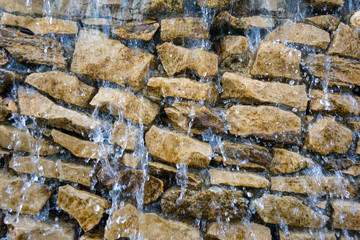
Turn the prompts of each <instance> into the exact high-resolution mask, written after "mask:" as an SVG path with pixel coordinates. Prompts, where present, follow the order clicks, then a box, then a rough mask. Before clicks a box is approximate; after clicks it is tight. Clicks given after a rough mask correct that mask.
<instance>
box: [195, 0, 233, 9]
mask: <svg viewBox="0 0 360 240" xmlns="http://www.w3.org/2000/svg"><path fill="white" fill-rule="evenodd" d="M234 2H236V0H235V1H232V0H196V3H197V5H199V6H201V7H206V8H216V9H223V8H228V7H229V6H230V4H231V3H234Z"/></svg>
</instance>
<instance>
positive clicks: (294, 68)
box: [251, 42, 301, 81]
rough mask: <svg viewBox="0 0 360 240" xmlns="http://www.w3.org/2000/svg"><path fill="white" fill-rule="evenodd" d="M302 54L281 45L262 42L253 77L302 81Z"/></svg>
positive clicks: (253, 68)
mask: <svg viewBox="0 0 360 240" xmlns="http://www.w3.org/2000/svg"><path fill="white" fill-rule="evenodd" d="M300 62H301V52H300V51H299V50H296V49H294V48H290V47H286V46H284V45H282V44H279V43H273V42H262V43H260V45H259V49H258V52H257V56H256V60H255V63H254V65H253V67H252V69H251V74H252V75H253V76H261V77H265V78H286V79H294V80H298V81H300V80H301V71H300Z"/></svg>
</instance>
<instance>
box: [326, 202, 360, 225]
mask: <svg viewBox="0 0 360 240" xmlns="http://www.w3.org/2000/svg"><path fill="white" fill-rule="evenodd" d="M331 207H332V208H333V210H334V211H333V214H332V217H331V218H332V227H333V228H339V229H349V230H355V231H359V230H360V203H358V202H350V201H342V200H332V201H331Z"/></svg>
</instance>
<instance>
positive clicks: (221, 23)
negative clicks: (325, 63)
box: [211, 11, 243, 31]
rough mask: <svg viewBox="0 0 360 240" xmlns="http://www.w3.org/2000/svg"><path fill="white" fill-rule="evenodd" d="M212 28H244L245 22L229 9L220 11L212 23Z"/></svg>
mask: <svg viewBox="0 0 360 240" xmlns="http://www.w3.org/2000/svg"><path fill="white" fill-rule="evenodd" d="M211 28H212V30H214V31H215V30H216V31H221V30H222V29H227V28H231V29H243V23H242V22H241V21H240V19H239V18H237V17H235V16H233V15H231V14H230V13H229V12H228V11H223V12H221V13H219V14H218V15H217V16H216V17H215V19H214V22H213V24H212V25H211Z"/></svg>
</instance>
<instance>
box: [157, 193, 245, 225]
mask: <svg viewBox="0 0 360 240" xmlns="http://www.w3.org/2000/svg"><path fill="white" fill-rule="evenodd" d="M180 195H181V196H182V198H180ZM247 208H248V206H247V200H246V199H245V198H244V197H243V192H242V191H233V190H230V189H225V188H219V187H216V188H215V187H213V188H208V189H205V190H201V191H193V190H185V192H183V191H182V189H181V188H171V189H169V190H167V191H166V192H165V194H164V196H163V197H162V198H161V209H162V211H163V212H164V213H167V214H176V215H187V216H191V217H195V218H202V219H206V220H216V219H218V218H219V217H220V218H230V219H231V218H241V217H243V216H244V215H246V211H247Z"/></svg>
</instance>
